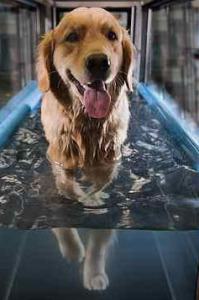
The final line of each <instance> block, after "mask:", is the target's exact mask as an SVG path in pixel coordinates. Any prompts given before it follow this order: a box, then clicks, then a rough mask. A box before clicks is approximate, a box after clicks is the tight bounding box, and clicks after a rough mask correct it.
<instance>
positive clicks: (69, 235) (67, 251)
mask: <svg viewBox="0 0 199 300" xmlns="http://www.w3.org/2000/svg"><path fill="white" fill-rule="evenodd" d="M52 231H53V233H54V234H55V236H56V238H57V241H58V244H59V249H60V252H61V254H62V256H63V257H65V258H66V259H67V260H68V261H69V262H71V261H75V262H81V261H82V260H83V259H84V256H85V249H84V245H83V243H82V241H81V239H80V236H79V234H78V231H77V230H76V229H75V228H53V229H52Z"/></svg>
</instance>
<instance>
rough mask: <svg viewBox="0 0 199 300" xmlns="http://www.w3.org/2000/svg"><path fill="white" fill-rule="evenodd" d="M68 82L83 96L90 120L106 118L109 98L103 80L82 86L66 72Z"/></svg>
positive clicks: (68, 71) (69, 72) (109, 102)
mask: <svg viewBox="0 0 199 300" xmlns="http://www.w3.org/2000/svg"><path fill="white" fill-rule="evenodd" d="M67 75H68V78H69V80H70V81H71V82H72V83H73V84H74V85H75V86H76V88H77V90H78V92H79V93H80V94H81V95H82V96H83V101H84V103H83V104H84V106H85V109H86V112H87V113H88V115H89V116H90V117H92V118H96V119H100V118H104V117H106V116H107V114H108V112H109V109H110V104H111V97H110V95H109V93H108V91H107V85H106V84H105V82H104V81H103V80H95V81H93V82H91V83H89V84H87V85H84V86H83V85H82V84H81V83H80V82H79V81H78V80H77V79H76V78H75V77H74V76H73V75H72V73H71V71H70V70H67Z"/></svg>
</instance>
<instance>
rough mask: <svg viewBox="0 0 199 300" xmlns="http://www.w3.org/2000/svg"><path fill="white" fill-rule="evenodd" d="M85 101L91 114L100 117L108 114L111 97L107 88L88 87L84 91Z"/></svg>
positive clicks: (87, 110)
mask: <svg viewBox="0 0 199 300" xmlns="http://www.w3.org/2000/svg"><path fill="white" fill-rule="evenodd" d="M84 103H85V107H86V112H87V113H88V114H89V116H90V117H92V118H96V119H100V118H104V117H105V116H106V115H107V113H108V110H109V107H110V103H111V98H110V96H109V94H108V93H107V91H106V90H103V89H93V88H91V87H87V89H86V91H85V92H84Z"/></svg>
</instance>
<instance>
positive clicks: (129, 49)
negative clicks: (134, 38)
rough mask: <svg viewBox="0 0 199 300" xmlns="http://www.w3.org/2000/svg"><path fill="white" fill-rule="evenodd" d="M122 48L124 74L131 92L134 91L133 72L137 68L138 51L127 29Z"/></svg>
mask: <svg viewBox="0 0 199 300" xmlns="http://www.w3.org/2000/svg"><path fill="white" fill-rule="evenodd" d="M122 47H123V63H122V73H123V76H124V81H125V83H126V85H127V88H128V89H129V90H130V91H132V85H133V82H132V81H133V70H134V68H135V56H136V50H135V47H134V46H133V44H132V42H131V39H130V36H129V35H128V33H127V32H126V30H125V29H123V40H122Z"/></svg>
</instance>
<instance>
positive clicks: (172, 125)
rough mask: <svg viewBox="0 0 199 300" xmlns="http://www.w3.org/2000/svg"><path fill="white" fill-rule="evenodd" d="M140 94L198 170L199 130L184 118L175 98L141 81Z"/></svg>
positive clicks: (138, 88)
mask: <svg viewBox="0 0 199 300" xmlns="http://www.w3.org/2000/svg"><path fill="white" fill-rule="evenodd" d="M137 90H138V92H139V94H140V95H141V96H142V97H143V98H144V99H145V100H146V101H147V103H148V104H149V105H150V106H151V108H152V109H153V110H154V111H155V112H156V113H157V115H158V116H159V118H160V119H161V121H162V123H163V124H164V126H165V128H166V129H167V130H168V131H169V132H170V133H171V135H172V136H173V137H175V139H176V140H177V141H178V142H179V144H180V146H181V147H182V148H183V149H184V150H185V151H186V153H187V154H188V156H189V157H190V159H191V160H192V161H193V165H194V167H195V168H196V170H199V135H198V130H196V129H195V128H192V127H193V126H191V125H190V124H189V123H188V121H187V120H184V119H183V118H182V117H181V116H180V114H179V112H178V109H177V105H176V103H174V101H173V99H172V98H171V97H170V96H169V95H166V97H165V94H163V93H162V92H161V90H158V89H157V88H155V87H154V86H153V85H150V84H149V85H147V84H144V83H140V84H139V85H138V87H137Z"/></svg>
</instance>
